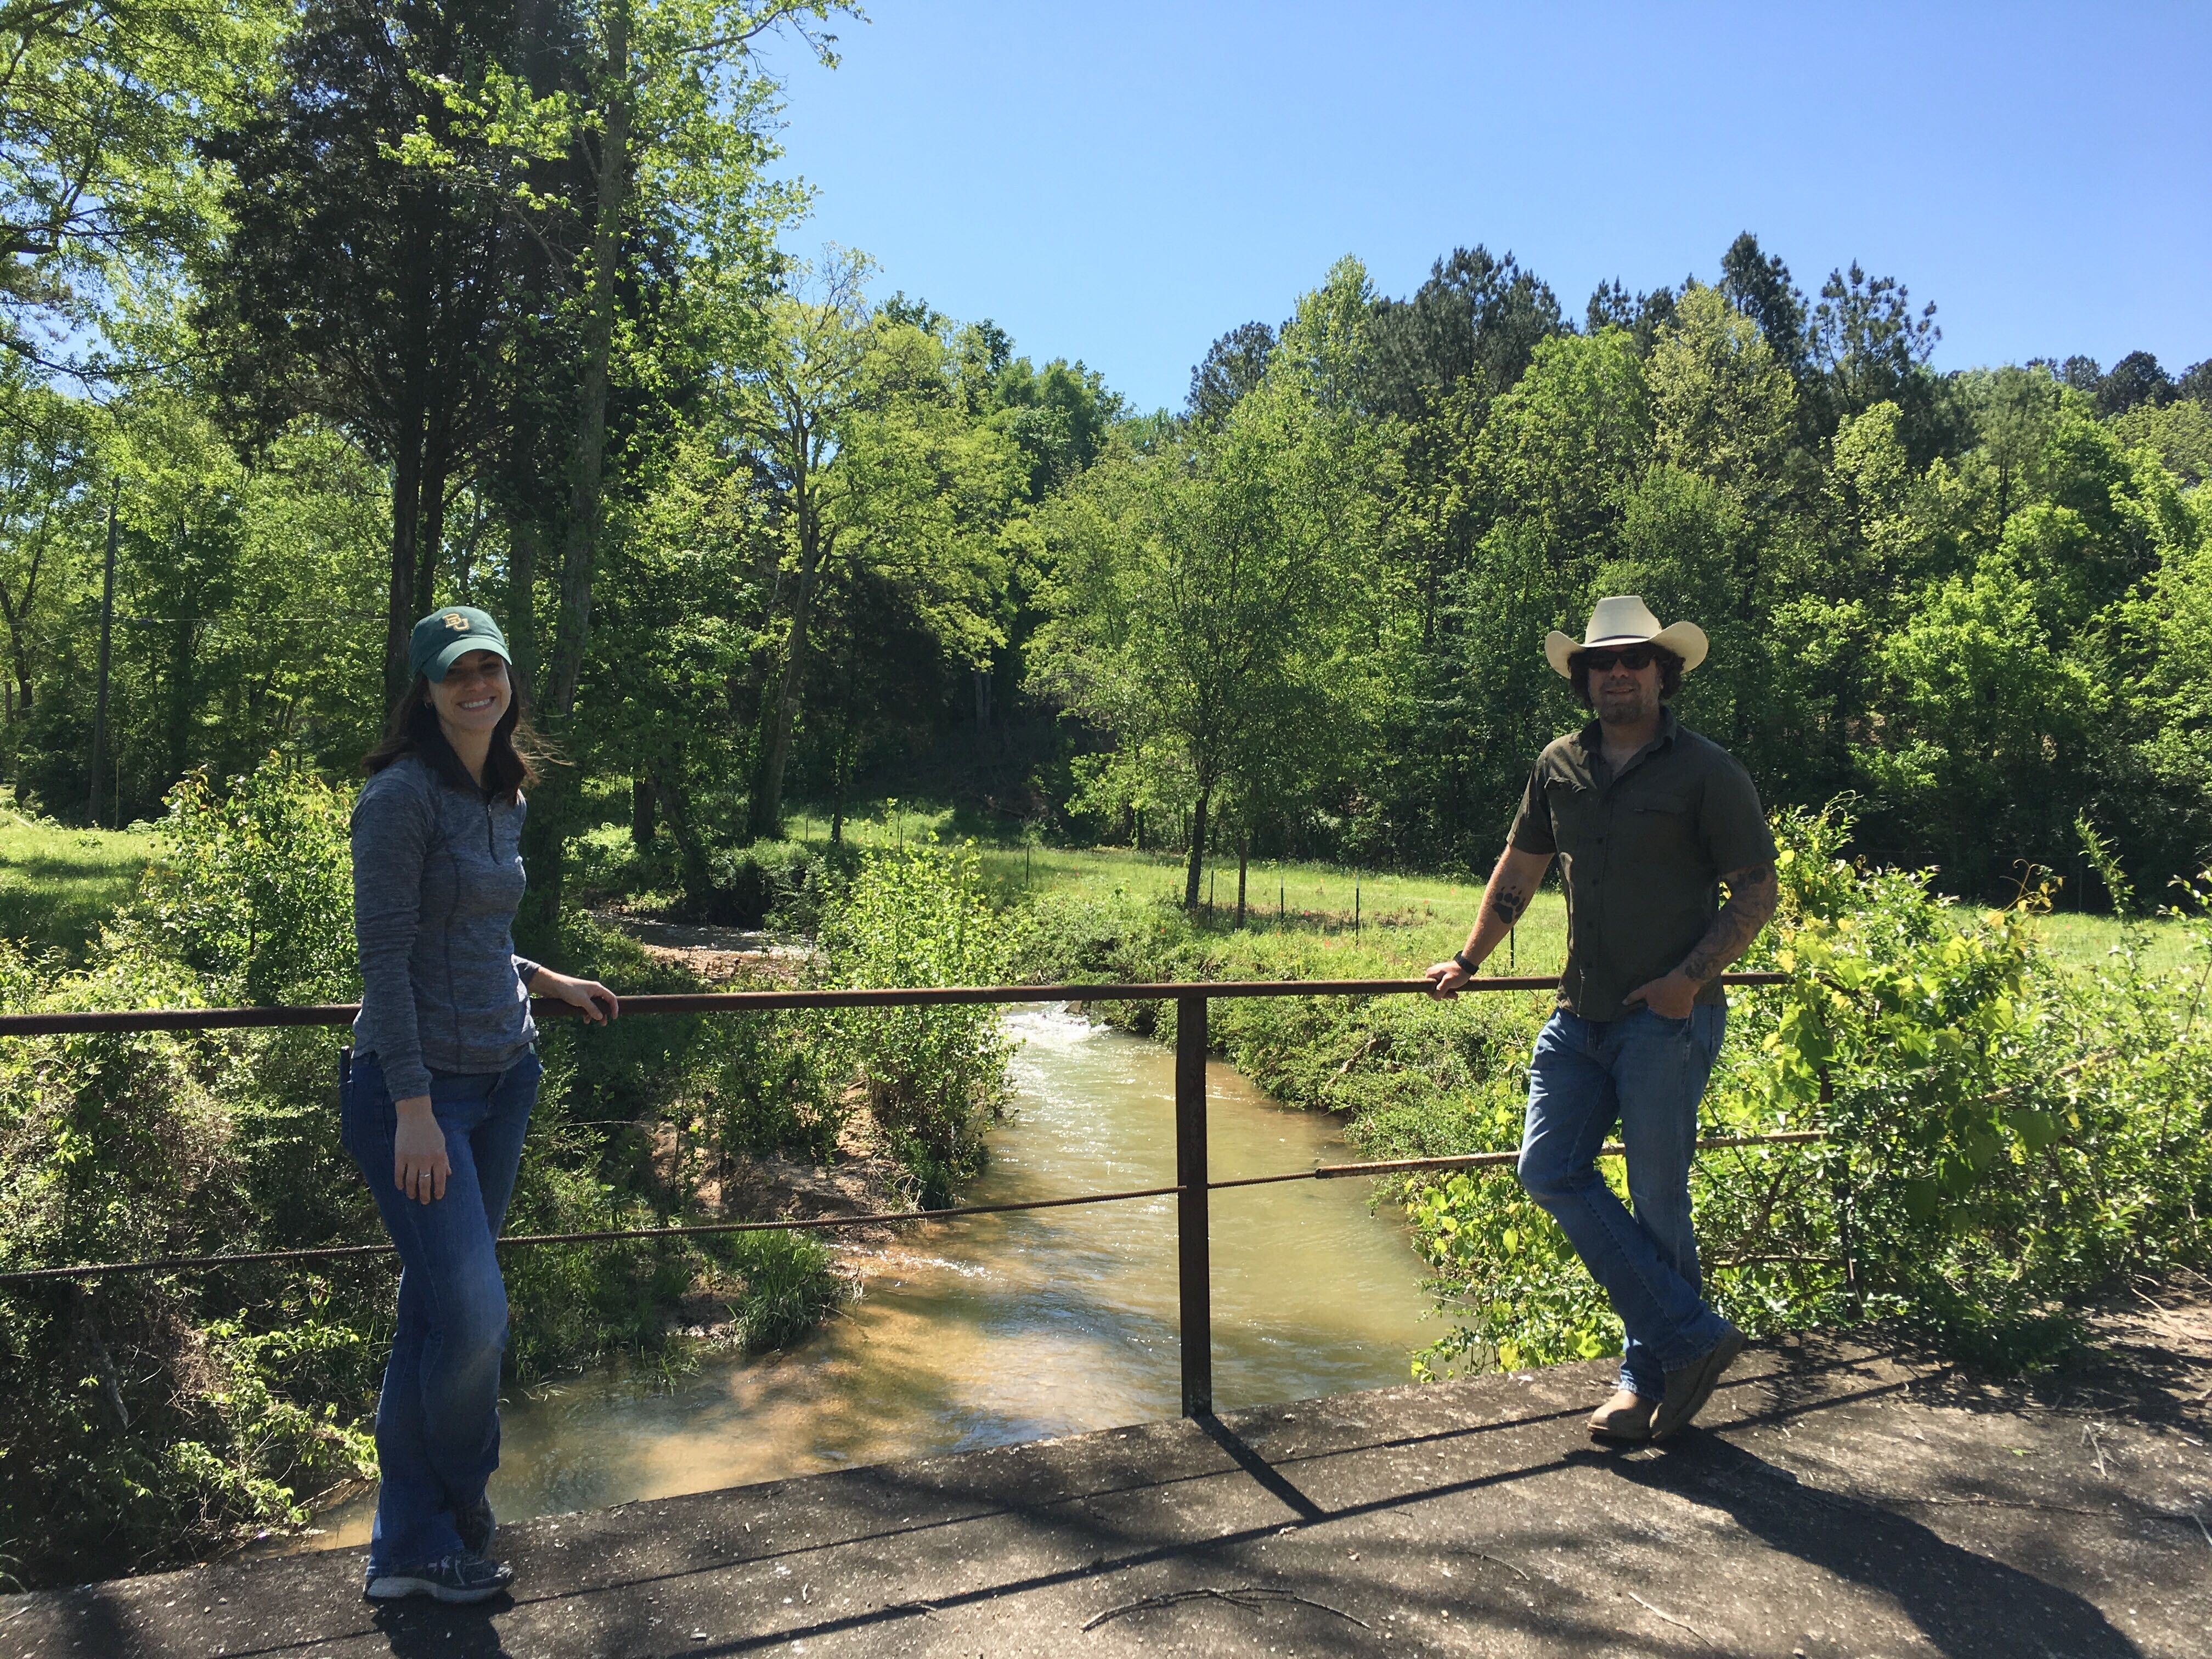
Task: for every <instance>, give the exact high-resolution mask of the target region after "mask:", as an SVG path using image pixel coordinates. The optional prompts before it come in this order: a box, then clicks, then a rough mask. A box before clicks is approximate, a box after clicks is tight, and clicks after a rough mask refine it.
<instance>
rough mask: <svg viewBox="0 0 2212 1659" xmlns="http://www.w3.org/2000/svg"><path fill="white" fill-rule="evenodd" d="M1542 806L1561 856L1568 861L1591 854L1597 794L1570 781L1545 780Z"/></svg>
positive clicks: (1596, 828)
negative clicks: (1545, 811)
mask: <svg viewBox="0 0 2212 1659" xmlns="http://www.w3.org/2000/svg"><path fill="white" fill-rule="evenodd" d="M1544 805H1545V806H1546V807H1547V809H1549V811H1550V812H1551V814H1552V839H1553V842H1554V843H1555V844H1556V845H1557V846H1558V848H1559V851H1560V852H1561V853H1563V854H1565V855H1566V856H1567V857H1568V858H1570V859H1572V858H1575V857H1577V856H1578V855H1580V854H1584V853H1588V852H1590V851H1592V850H1594V845H1595V843H1594V837H1595V836H1596V835H1597V833H1598V823H1597V812H1598V806H1597V791H1595V789H1592V788H1590V787H1588V786H1587V785H1584V784H1580V783H1577V782H1576V781H1574V780H1573V779H1571V778H1547V779H1546V780H1545V781H1544Z"/></svg>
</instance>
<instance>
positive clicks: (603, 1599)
mask: <svg viewBox="0 0 2212 1659" xmlns="http://www.w3.org/2000/svg"><path fill="white" fill-rule="evenodd" d="M1608 1371H1609V1367H1607V1366H1604V1365H1580V1366H1571V1367H1563V1368H1560V1369H1559V1370H1546V1371H1538V1372H1533V1373H1526V1374H1522V1375H1520V1376H1511V1377H1486V1378H1481V1379H1477V1380H1474V1381H1468V1382H1462V1383H1450V1384H1446V1385H1443V1386H1437V1387H1429V1388H1407V1389H1393V1390H1389V1391H1385V1392H1381V1393H1376V1394H1367V1395H1344V1396H1338V1397H1334V1398H1330V1399H1324V1400H1316V1401H1304V1402H1303V1403H1300V1404H1297V1405H1293V1406H1287V1407H1275V1408H1269V1409H1266V1410H1260V1411H1253V1412H1245V1413H1233V1414H1231V1416H1229V1417H1228V1418H1227V1419H1225V1420H1223V1421H1220V1422H1218V1423H1212V1424H1194V1423H1162V1424H1154V1425H1147V1426H1145V1427H1140V1428H1132V1429H1124V1430H1116V1431H1109V1432H1105V1433H1100V1434H1092V1435H1085V1436H1081V1437H1073V1438H1069V1439H1064V1440H1060V1441H1048V1442H1042V1443H1036V1444H1031V1445H1025V1446H1013V1447H1006V1448H1001V1449H994V1450H987V1451H979V1452H973V1453H967V1454H963V1455H955V1456H947V1457H939V1458H933V1459H930V1460H927V1461H924V1462H913V1463H907V1464H899V1465H891V1466H887V1467H884V1468H866V1469H855V1470H851V1471H848V1472H844V1473H841V1474H829V1475H822V1476H817V1477H812V1478H809V1479H805V1480H788V1481H781V1482H777V1483H775V1484H772V1485H768V1486H747V1487H739V1488H735V1489H732V1490H729V1491H725V1492H707V1493H702V1494H700V1495H698V1496H696V1497H690V1498H671V1499H666V1500H663V1501H659V1502H654V1503H646V1504H630V1505H628V1506H625V1507H623V1508H620V1509H617V1510H608V1511H605V1512H602V1513H594V1514H586V1515H575V1516H556V1517H550V1518H547V1519H544V1520H541V1521H534V1522H527V1523H526V1524H523V1525H520V1526H515V1527H512V1528H506V1529H503V1531H502V1534H501V1536H502V1541H503V1549H504V1553H506V1554H507V1556H508V1558H509V1559H512V1560H513V1562H514V1563H515V1565H516V1566H517V1567H518V1569H519V1570H520V1577H519V1578H518V1581H517V1583H516V1593H515V1595H514V1597H513V1600H512V1601H500V1602H495V1603H492V1604H489V1605H488V1606H487V1607H481V1608H471V1609H448V1608H443V1607H434V1606H431V1605H430V1604H428V1603H422V1602H414V1603H409V1604H404V1605H401V1606H397V1607H383V1608H375V1607H370V1606H369V1605H368V1604H366V1603H364V1602H362V1601H360V1600H359V1599H358V1586H359V1582H360V1573H361V1567H362V1559H361V1555H360V1553H359V1552H357V1551H334V1552H331V1553H326V1554H322V1555H310V1556H297V1557H291V1558H287V1559H269V1560H258V1561H237V1562H230V1563H226V1564H219V1565H210V1566H204V1567H198V1568H194V1569H191V1570H189V1571H182V1572H174V1573H167V1574H161V1575H159V1576H155V1577H145V1578H139V1579H131V1580H123V1581H118V1582H115V1583H105V1584H95V1585H90V1586H87V1587H84V1588H82V1589H76V1590H68V1591H57V1592H51V1593H46V1594H41V1595H29V1596H18V1597H15V1598H12V1599H9V1600H6V1601H0V1659H14V1656H16V1655H24V1656H41V1659H43V1656H48V1655H82V1656H88V1659H91V1656H98V1659H155V1656H161V1659H168V1656H179V1659H181V1656H191V1659H202V1656H216V1655H220V1656H224V1659H244V1656H252V1659H277V1656H283V1659H364V1656H371V1655H378V1656H380V1655H386V1654H392V1655H399V1656H405V1659H432V1656H436V1659H447V1656H455V1659H493V1656H512V1659H584V1656H608V1659H648V1656H651V1659H658V1656H681V1655H733V1654H750V1653H757V1652H785V1651H788V1652H790V1653H793V1654H800V1653H804V1654H809V1655H822V1656H840V1659H846V1656H872V1655H879V1654H928V1655H937V1654H943V1655H955V1654H961V1655H979V1654H980V1655H987V1656H992V1659H997V1656H1000V1655H1031V1654H1035V1655H1049V1656H1053V1659H1089V1656H1094V1655H1096V1656H1121V1655H1130V1654H1138V1653H1146V1654H1150V1653H1157V1652H1165V1651H1181V1652H1191V1653H1206V1654H1246V1653H1250V1654H1262V1653H1283V1654H1329V1655H1338V1654H1359V1655H1368V1654H1374V1655H1385V1654H1391V1655H1397V1654H1417V1653H1418V1654H1425V1653H1439V1654H1482V1655H1491V1654H1498V1655H1531V1656H1534V1655H1545V1656H1549V1655H1577V1656H1583V1655H1628V1654H1635V1655H1674V1654H1681V1655H1690V1654H1711V1653H1720V1654H1745V1655H1774V1656H1792V1655H1801V1654H1802V1655H1804V1656H1808V1659H1826V1656H1841V1655H1850V1656H1870V1655H1893V1656H1903V1655H1914V1654H1941V1655H1948V1656H1982V1655H1988V1656H2006V1659H2012V1656H2027V1655H2049V1656H2068V1659H2106V1656H2113V1659H2118V1656H2136V1655H2146V1656H2173V1659H2184V1656H2187V1659H2204V1656H2205V1655H2207V1654H2208V1653H2212V1531H2208V1530H2207V1529H2206V1527H2205V1525H2204V1524H2203V1523H2202V1522H2212V1449H2208V1448H2207V1445H2206V1442H2207V1440H2208V1438H2212V1432H2208V1431H2212V1408H2209V1407H2208V1401H2212V1342H2208V1343H2205V1344H2203V1345H2202V1346H2201V1347H2200V1346H2199V1345H2197V1344H2196V1343H2194V1342H2190V1343H2185V1344H2183V1345H2181V1346H2179V1347H2178V1348H2177V1347H2176V1346H2174V1345H2172V1344H2169V1343H2163V1342H2158V1343H2148V1344H2139V1345H2137V1346H2135V1347H2133V1348H2128V1347H2126V1346H2123V1347H2122V1348H2121V1349H2120V1350H2119V1358H2118V1360H2116V1361H2114V1362H2112V1363H2107V1364H2105V1365H2103V1366H2102V1367H2101V1368H2100V1370H2096V1371H2093V1372H2092V1373H2089V1374H2088V1375H2087V1376H2076V1377H2074V1378H2072V1379H2070V1380H2069V1381H2068V1382H2067V1383H2065V1384H2064V1385H2063V1387H2054V1388H2053V1389H2049V1390H2046V1391H2045V1392H2044V1394H2043V1395H2042V1396H2041V1397H2038V1396H2037V1395H2032V1394H2030V1393H2028V1392H2027V1391H2024V1390H2012V1389H1984V1388H1980V1387H1977V1386H1974V1385H1972V1384H1971V1383H1968V1382H1966V1380H1964V1379H1962V1378H1961V1377H1960V1376H1958V1375H1957V1374H1955V1373H1953V1372H1949V1371H1947V1370H1939V1369H1934V1368H1930V1367H1927V1366H1924V1365H1916V1364H1912V1363H1911V1362H1910V1361H1909V1360H1906V1359H1905V1358H1899V1357H1898V1356H1896V1355H1893V1354H1886V1353H1882V1352H1875V1351H1873V1350H1870V1349H1868V1348H1864V1347H1860V1346H1851V1345H1848V1344H1843V1343H1833V1342H1818V1343H1807V1344H1802V1345H1801V1344H1790V1345H1784V1346H1776V1347H1770V1348H1766V1349H1763V1350H1755V1351H1754V1352H1753V1353H1752V1354H1751V1355H1749V1356H1747V1358H1746V1360H1745V1362H1744V1364H1742V1365H1741V1367H1740V1368H1739V1370H1737V1371H1736V1372H1735V1373H1734V1374H1733V1375H1732V1376H1730V1378H1729V1382H1728V1384H1727V1386H1726V1387H1724V1388H1723V1390H1722V1391H1721V1393H1720V1394H1719V1395H1717V1397H1716V1399H1715V1402H1714V1406H1713V1408H1712V1410H1711V1412H1710V1413H1708V1418H1707V1422H1706V1425H1705V1426H1704V1427H1703V1428H1701V1429H1699V1430H1697V1431H1692V1432H1690V1433H1688V1434H1686V1435H1685V1436H1684V1437H1682V1438H1681V1439H1680V1442H1679V1443H1676V1444H1674V1445H1673V1446H1671V1447H1668V1448H1663V1449H1639V1450H1637V1451H1634V1452H1630V1453H1626V1454H1622V1453H1605V1452H1601V1451H1598V1450H1595V1449H1592V1448H1591V1447H1590V1445H1589V1443H1588V1442H1587V1440H1586V1439H1585V1438H1584V1437H1583V1427H1582V1423H1581V1420H1580V1419H1581V1418H1582V1415H1583V1413H1585V1412H1587V1411H1588V1410H1589V1407H1590V1406H1591V1404H1592V1402H1593V1401H1595V1400H1596V1399H1598V1398H1600V1397H1601V1396H1602V1394H1603V1392H1604V1389H1605V1388H1606V1385H1607V1375H1608ZM2199 1517H2202V1522H2200V1519H2199Z"/></svg>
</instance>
